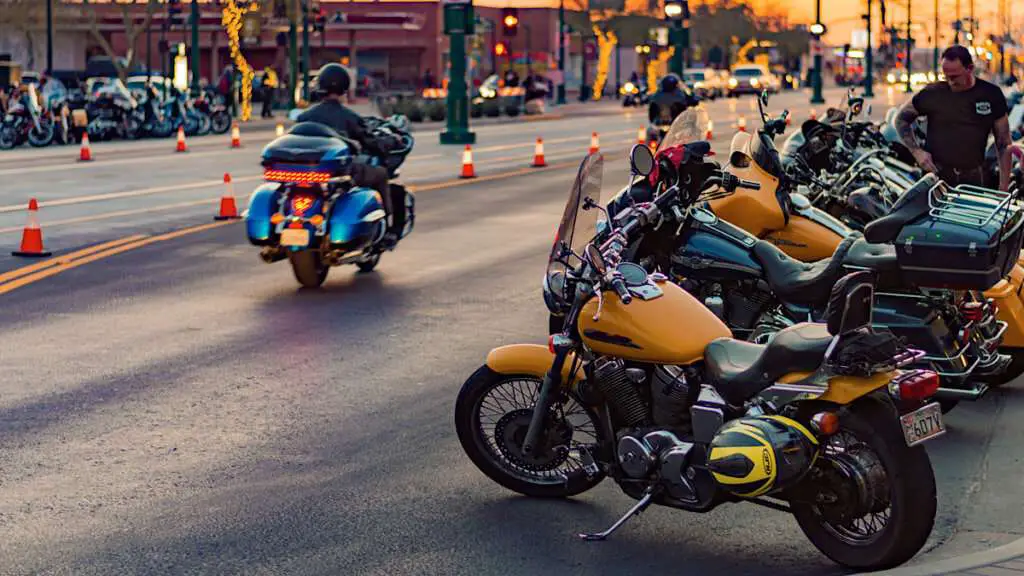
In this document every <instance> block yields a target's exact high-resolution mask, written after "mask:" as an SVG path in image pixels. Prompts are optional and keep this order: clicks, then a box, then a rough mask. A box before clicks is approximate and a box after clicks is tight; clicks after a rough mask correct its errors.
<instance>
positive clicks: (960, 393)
mask: <svg viewBox="0 0 1024 576" xmlns="http://www.w3.org/2000/svg"><path fill="white" fill-rule="evenodd" d="M940 376H941V374H940ZM986 392H988V386H987V385H985V384H981V383H976V384H975V387H974V388H971V389H970V390H965V389H962V388H942V387H940V388H939V389H938V391H936V392H935V396H945V397H947V398H956V399H957V400H977V399H978V398H981V397H982V396H984V395H985V393H986Z"/></svg>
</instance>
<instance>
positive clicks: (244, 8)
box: [221, 0, 259, 122]
mask: <svg viewBox="0 0 1024 576" xmlns="http://www.w3.org/2000/svg"><path fill="white" fill-rule="evenodd" d="M258 10H259V5H258V4H257V3H256V2H248V1H247V0H241V1H240V2H236V1H235V0H227V4H226V5H225V6H224V11H223V13H222V16H221V25H222V26H224V30H225V31H227V33H228V47H229V48H230V50H231V59H232V60H234V62H235V67H236V68H237V69H238V71H239V72H241V73H242V102H241V111H240V118H241V120H242V121H243V122H248V121H249V117H250V115H251V114H252V79H253V76H254V75H255V73H254V72H253V69H252V66H250V65H249V62H248V61H246V59H245V56H242V48H241V43H240V41H239V33H240V32H241V30H242V19H243V18H244V17H245V15H246V13H248V12H256V11H258Z"/></svg>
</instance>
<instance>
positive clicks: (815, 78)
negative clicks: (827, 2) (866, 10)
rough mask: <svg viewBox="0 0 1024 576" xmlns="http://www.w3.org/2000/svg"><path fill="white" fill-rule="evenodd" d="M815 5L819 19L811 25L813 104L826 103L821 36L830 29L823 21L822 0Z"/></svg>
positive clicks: (818, 0)
mask: <svg viewBox="0 0 1024 576" xmlns="http://www.w3.org/2000/svg"><path fill="white" fill-rule="evenodd" d="M815 6H816V8H817V19H816V20H815V22H814V24H811V27H810V31H811V37H812V39H813V41H814V74H813V75H812V77H811V87H812V93H811V104H824V103H825V98H824V97H823V96H822V95H821V66H822V46H821V37H822V36H824V35H825V32H827V31H828V29H827V28H826V27H825V25H824V24H822V23H821V0H817V1H816V2H815Z"/></svg>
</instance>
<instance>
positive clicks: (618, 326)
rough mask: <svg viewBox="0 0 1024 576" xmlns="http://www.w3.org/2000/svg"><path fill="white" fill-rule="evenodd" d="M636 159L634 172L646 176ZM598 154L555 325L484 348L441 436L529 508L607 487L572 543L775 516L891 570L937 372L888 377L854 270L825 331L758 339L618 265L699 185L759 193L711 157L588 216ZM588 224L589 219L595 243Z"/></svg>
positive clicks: (917, 513) (546, 287) (936, 425)
mask: <svg viewBox="0 0 1024 576" xmlns="http://www.w3.org/2000/svg"><path fill="white" fill-rule="evenodd" d="M653 165H654V159H653V156H652V154H651V152H650V151H649V149H647V148H646V147H644V146H639V145H638V146H635V147H634V148H633V150H632V152H631V167H632V170H633V172H634V175H645V176H646V175H648V174H650V173H651V172H652V169H653ZM602 168H603V159H602V156H601V155H600V154H599V153H595V154H592V155H589V156H588V157H587V158H586V159H584V161H583V163H582V164H581V166H580V170H579V172H578V174H577V177H576V181H575V185H574V186H573V188H572V190H571V192H570V195H569V199H568V202H567V204H566V207H565V211H564V214H563V217H562V220H561V223H560V225H559V227H558V231H557V235H556V237H555V244H554V247H553V248H552V251H551V254H550V258H549V264H548V269H547V272H546V274H545V278H544V282H543V293H544V298H545V303H546V304H547V306H548V308H549V310H550V311H551V312H552V314H557V315H558V316H560V317H563V318H564V319H565V322H564V326H563V330H562V331H561V332H560V333H557V334H553V335H551V336H550V337H549V339H548V346H547V347H544V346H542V345H533V344H513V345H509V346H503V347H499V348H496V349H494V350H492V351H491V352H490V353H489V354H488V355H487V360H486V363H485V364H484V365H483V366H481V367H480V368H479V369H477V370H476V372H474V373H473V374H472V375H471V376H470V377H469V379H468V380H467V381H466V382H465V383H464V384H463V386H462V388H461V390H460V391H459V394H458V399H457V400H456V403H455V426H456V431H457V434H458V437H459V440H460V442H461V445H462V447H463V449H464V451H465V452H466V454H467V456H468V457H469V458H470V460H472V461H473V463H474V464H475V465H476V466H477V467H478V468H479V469H480V470H481V471H482V472H483V473H484V474H486V475H487V476H488V477H489V478H491V479H492V480H494V481H495V482H497V483H498V484H500V485H502V486H504V487H505V488H508V489H510V490H512V491H515V492H518V493H521V494H525V495H528V496H535V497H568V496H572V495H576V494H579V493H582V492H584V491H586V490H589V489H591V488H593V487H594V486H596V485H597V484H598V483H600V482H601V481H602V480H603V479H604V478H605V477H606V476H611V477H612V478H613V479H614V480H615V481H616V482H617V483H618V485H619V486H620V488H621V489H622V490H623V491H624V492H625V493H626V494H628V495H629V496H630V497H632V498H634V499H636V500H637V502H636V504H635V506H633V507H632V509H630V510H629V511H628V512H627V513H626V514H625V515H624V516H623V517H622V518H620V519H619V520H618V521H616V522H615V523H614V524H613V525H612V526H611V527H610V528H608V529H607V530H605V531H603V532H598V533H586V534H580V535H579V536H580V537H581V538H583V539H584V540H588V541H589V540H603V539H605V538H606V537H608V536H609V535H610V534H611V533H612V532H614V531H615V530H617V529H618V528H619V527H620V526H621V525H622V524H623V523H624V522H626V521H627V520H628V519H629V518H631V517H632V516H634V515H636V514H638V513H640V512H642V511H643V510H644V509H646V508H647V507H649V506H650V505H651V504H657V505H661V506H668V507H673V508H678V509H681V510H686V511H691V512H709V511H711V510H712V509H714V508H715V507H716V506H718V505H720V504H722V503H724V502H749V503H754V504H760V505H763V506H767V507H769V508H773V509H777V510H781V511H785V512H789V513H792V514H793V515H794V517H795V518H796V520H797V522H798V523H799V525H800V527H801V529H802V530H803V532H804V533H805V535H806V536H807V537H808V539H810V541H811V542H812V543H813V544H814V545H815V546H816V547H817V548H818V549H819V550H821V551H822V552H823V553H824V554H825V555H826V556H828V557H829V558H831V559H832V560H834V561H835V562H837V563H839V564H842V565H844V566H848V567H851V568H855V569H861V570H875V569H883V568H888V567H892V566H896V565H899V564H902V563H903V562H905V561H907V560H908V559H909V558H911V557H913V556H914V555H915V554H916V553H917V552H918V551H919V550H920V549H921V547H922V546H923V545H924V543H925V541H926V539H927V538H928V536H929V534H930V532H931V530H932V526H933V523H934V519H935V511H936V490H935V478H934V473H933V470H932V466H931V462H930V460H929V458H928V455H927V453H926V451H925V450H924V448H923V447H922V446H921V445H920V444H921V443H922V442H925V441H927V440H929V439H932V438H935V437H936V436H939V435H941V434H943V433H944V431H945V428H944V425H943V422H942V416H941V413H940V409H939V406H938V404H936V403H934V402H926V401H925V400H924V399H926V398H929V397H930V396H931V395H932V394H934V392H935V390H936V389H937V387H938V376H937V375H936V374H935V373H934V372H930V371H927V370H901V367H903V366H906V365H907V364H908V363H910V362H912V361H913V360H914V358H916V357H917V356H919V355H920V354H921V352H920V351H916V350H913V349H907V348H903V347H901V346H900V345H898V343H897V342H896V340H895V339H894V338H893V337H892V335H891V334H886V333H884V332H876V331H874V330H872V329H871V328H870V326H869V324H870V317H871V303H872V292H873V286H872V284H871V282H870V278H869V275H868V274H866V273H863V272H860V273H854V274H851V275H848V276H846V277H844V278H843V279H842V280H841V281H840V282H838V283H837V284H836V285H835V287H834V288H833V290H832V296H831V300H832V302H831V304H830V306H829V313H828V315H827V322H826V323H802V324H797V325H794V326H791V327H788V328H786V329H784V330H781V331H780V332H778V333H777V334H776V336H775V337H774V338H773V339H772V340H771V341H770V342H769V343H768V344H765V345H759V344H752V343H748V342H743V341H739V340H734V339H732V338H730V331H729V328H728V327H727V326H726V325H725V324H724V323H723V322H722V321H721V320H719V318H718V317H716V316H715V314H713V313H712V312H711V311H710V310H708V309H707V308H706V307H705V306H704V305H702V304H701V303H700V302H699V301H698V300H696V299H695V298H694V297H692V296H691V295H690V294H688V293H687V292H686V291H684V290H683V289H681V288H679V287H678V286H676V285H675V284H673V283H671V282H668V281H667V278H666V277H665V276H663V275H660V274H650V275H649V274H648V273H647V271H646V270H645V269H644V268H643V267H641V266H639V265H637V264H634V263H631V262H625V261H623V260H622V252H623V250H624V248H625V247H626V246H627V245H628V244H629V243H630V242H631V241H633V240H635V239H636V237H637V236H638V235H642V234H644V233H646V231H647V230H649V229H650V228H652V227H656V226H658V225H659V224H660V223H662V221H663V216H664V212H665V210H666V209H668V207H669V206H676V208H678V204H679V201H680V200H679V199H680V198H684V199H685V202H684V204H687V203H688V204H689V205H690V206H693V205H695V204H696V203H698V202H700V201H701V200H702V198H704V197H705V196H704V193H705V192H706V191H707V190H710V189H714V190H719V191H722V190H724V191H727V192H728V191H732V190H735V189H736V188H737V187H740V188H742V187H748V188H756V187H757V183H754V182H750V181H745V180H741V179H738V178H736V177H734V176H732V175H730V174H728V173H726V172H723V171H720V170H717V169H716V168H717V165H713V164H711V163H709V164H708V165H706V166H704V167H703V170H701V169H700V167H697V168H694V170H695V171H694V172H693V173H688V174H686V175H685V176H686V177H685V178H683V177H681V178H680V179H679V182H680V184H677V185H674V186H672V187H670V188H667V189H666V190H664V191H663V192H662V193H661V194H660V195H659V196H658V197H656V198H654V199H653V200H652V201H649V202H642V203H636V204H634V205H633V206H631V207H630V208H628V209H627V210H624V211H621V212H619V213H617V214H616V215H615V216H614V217H613V218H609V217H608V216H607V212H606V211H604V210H603V208H602V206H603V205H602V204H601V197H600V194H601V179H602ZM598 213H601V214H604V219H603V221H602V223H601V226H600V230H599V229H598V226H597V224H598V216H597V215H598Z"/></svg>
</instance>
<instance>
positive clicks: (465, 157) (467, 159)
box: [459, 144, 476, 178]
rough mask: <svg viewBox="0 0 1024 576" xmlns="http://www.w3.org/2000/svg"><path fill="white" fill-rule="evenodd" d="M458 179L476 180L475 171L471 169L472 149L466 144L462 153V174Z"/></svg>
mask: <svg viewBox="0 0 1024 576" xmlns="http://www.w3.org/2000/svg"><path fill="white" fill-rule="evenodd" d="M459 178H476V170H474V169H473V149H472V148H470V147H469V144H466V150H465V151H463V152H462V174H460V175H459Z"/></svg>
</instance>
